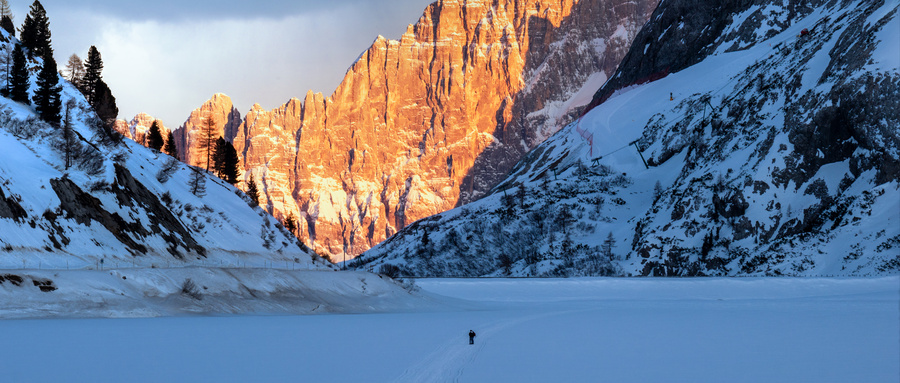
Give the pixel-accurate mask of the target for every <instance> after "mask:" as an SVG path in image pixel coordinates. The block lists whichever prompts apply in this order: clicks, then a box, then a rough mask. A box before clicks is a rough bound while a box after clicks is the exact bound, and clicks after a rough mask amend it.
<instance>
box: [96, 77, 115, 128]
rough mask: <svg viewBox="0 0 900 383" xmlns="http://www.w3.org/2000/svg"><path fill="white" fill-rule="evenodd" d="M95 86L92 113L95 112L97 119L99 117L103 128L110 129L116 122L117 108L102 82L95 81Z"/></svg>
mask: <svg viewBox="0 0 900 383" xmlns="http://www.w3.org/2000/svg"><path fill="white" fill-rule="evenodd" d="M95 86H96V89H95V94H94V97H95V98H94V102H93V104H91V106H93V107H94V111H95V112H97V117H100V121H102V122H103V124H104V127H105V128H107V129H112V126H113V124H115V122H116V118H117V117H118V116H119V107H118V106H116V98H115V97H114V96H113V94H112V91H111V90H110V89H109V87H108V86H107V85H106V82H104V81H103V80H99V81H97V84H96V85H95Z"/></svg>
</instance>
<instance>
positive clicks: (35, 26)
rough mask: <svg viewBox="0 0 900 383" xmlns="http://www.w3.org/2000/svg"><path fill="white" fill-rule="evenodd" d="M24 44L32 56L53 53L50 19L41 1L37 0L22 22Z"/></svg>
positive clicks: (43, 55)
mask: <svg viewBox="0 0 900 383" xmlns="http://www.w3.org/2000/svg"><path fill="white" fill-rule="evenodd" d="M22 44H23V45H25V48H28V54H29V55H30V56H31V57H45V56H47V55H48V54H53V49H52V48H51V47H50V19H48V18H47V11H46V10H44V6H43V5H41V2H40V1H38V0H35V1H34V3H32V4H31V10H30V12H28V15H26V16H25V22H24V23H22Z"/></svg>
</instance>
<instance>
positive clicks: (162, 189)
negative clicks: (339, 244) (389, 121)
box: [0, 31, 328, 269]
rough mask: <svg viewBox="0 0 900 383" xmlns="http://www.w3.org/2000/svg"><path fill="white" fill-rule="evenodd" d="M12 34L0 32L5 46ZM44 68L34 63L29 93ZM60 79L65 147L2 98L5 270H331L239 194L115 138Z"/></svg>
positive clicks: (0, 231)
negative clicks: (273, 267)
mask: <svg viewBox="0 0 900 383" xmlns="http://www.w3.org/2000/svg"><path fill="white" fill-rule="evenodd" d="M15 41H16V40H15V38H14V37H12V36H10V35H8V34H6V32H5V31H0V44H3V45H7V47H4V48H8V46H9V45H11V44H13V43H14V42H15ZM40 65H41V62H40V60H34V61H32V62H30V63H29V71H30V73H31V82H32V86H31V91H32V93H33V91H34V90H35V89H36V85H35V77H36V72H37V68H39V67H40ZM60 83H61V85H62V96H61V98H62V103H63V105H64V107H63V109H64V112H63V114H64V115H65V114H68V115H69V121H70V126H71V127H72V130H73V131H74V136H73V138H72V140H71V143H70V144H68V145H67V144H66V143H65V138H64V134H63V129H62V128H59V127H54V126H51V125H50V124H48V123H46V122H43V121H41V120H40V119H39V118H38V117H37V115H36V114H35V111H34V109H33V108H32V107H31V106H30V105H25V104H21V103H17V102H14V101H12V100H10V99H7V98H0V147H2V148H3V150H2V152H0V269H11V268H29V269H38V268H53V269H66V268H96V267H103V266H104V265H105V266H106V267H117V266H119V267H124V266H137V267H166V266H172V267H175V266H191V265H195V266H196V265H207V266H238V265H240V266H263V265H271V264H273V263H277V264H279V265H286V264H289V265H296V266H297V267H299V268H304V269H314V268H317V267H325V268H327V267H328V266H326V265H325V264H326V263H327V262H324V261H322V260H320V259H319V258H318V257H317V256H315V255H314V254H312V252H311V251H309V249H308V248H306V247H305V246H304V245H303V244H302V243H300V242H298V241H297V240H296V238H294V237H293V236H292V235H290V234H289V233H287V231H286V230H284V228H283V227H282V226H281V224H280V223H278V221H276V220H275V219H273V218H272V217H271V216H270V215H269V214H268V213H266V212H265V211H263V210H262V209H260V208H258V207H251V203H250V200H249V198H248V197H247V196H245V195H244V194H243V193H242V192H241V191H239V190H237V189H235V188H233V187H231V186H230V185H228V184H226V183H225V182H223V181H221V180H219V179H218V178H216V177H214V176H212V175H211V174H208V173H206V172H205V171H197V170H196V169H192V168H190V167H188V166H186V165H184V164H182V163H180V162H178V161H177V160H175V159H173V158H171V157H169V156H167V155H165V154H161V153H159V152H155V151H152V150H150V149H147V148H144V147H143V146H141V145H139V144H137V143H135V142H133V141H130V140H121V139H117V137H119V136H118V135H117V134H114V133H110V132H109V131H106V130H104V128H102V124H101V123H100V121H99V119H98V118H97V116H96V114H95V113H94V112H93V111H92V110H91V108H90V107H89V105H88V104H87V102H86V101H85V99H84V98H83V96H82V95H81V93H80V92H79V91H78V90H77V89H76V88H75V87H74V86H72V85H71V84H69V83H67V82H65V80H64V79H63V78H62V77H60ZM67 148H68V150H67ZM67 156H68V159H69V160H70V161H71V166H70V167H67V166H66V161H67ZM201 184H202V185H203V188H201V187H200V185H201ZM200 189H205V191H203V192H201V191H200ZM313 263H315V265H313Z"/></svg>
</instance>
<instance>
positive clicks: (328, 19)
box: [13, 0, 431, 127]
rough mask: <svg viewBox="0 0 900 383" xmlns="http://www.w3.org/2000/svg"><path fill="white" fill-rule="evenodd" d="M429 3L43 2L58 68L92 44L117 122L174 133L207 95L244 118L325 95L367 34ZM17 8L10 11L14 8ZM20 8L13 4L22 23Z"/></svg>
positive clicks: (387, 29)
mask: <svg viewBox="0 0 900 383" xmlns="http://www.w3.org/2000/svg"><path fill="white" fill-rule="evenodd" d="M430 2H431V0H378V1H371V0H368V1H363V0H337V1H334V0H332V1H329V2H322V1H256V2H251V3H247V2H240V3H239V2H235V1H211V0H201V1H170V0H164V1H156V2H140V3H137V2H122V1H112V0H100V1H86V0H68V1H62V0H47V1H42V4H43V5H44V7H45V8H46V9H47V14H48V16H49V18H50V27H51V30H52V32H53V36H52V38H53V47H54V49H55V56H56V59H57V62H59V63H61V64H60V65H61V66H62V65H64V64H65V62H66V60H67V59H68V57H69V56H70V55H71V54H73V53H75V54H78V55H79V56H81V57H82V58H84V56H85V55H86V52H87V50H88V48H89V47H90V46H91V45H96V46H97V48H98V49H99V50H100V52H101V54H102V56H103V62H104V71H103V77H104V79H105V80H106V82H107V83H108V84H109V85H110V88H111V89H112V91H113V94H114V95H115V96H116V98H117V103H118V106H119V118H124V119H130V118H131V117H133V116H134V115H135V114H137V113H139V112H146V113H149V114H151V115H153V116H155V117H157V118H161V119H163V122H164V123H165V124H166V126H169V127H177V126H179V125H180V124H181V123H183V122H184V120H185V119H186V118H187V116H188V114H189V113H190V111H191V110H193V109H194V108H197V107H199V106H200V105H201V104H202V103H203V102H205V101H206V100H207V99H208V98H209V97H210V96H212V95H213V94H215V93H225V94H228V95H229V96H231V98H232V100H233V101H234V104H235V106H236V107H237V108H238V109H239V110H240V111H241V113H246V112H247V111H248V110H249V108H250V106H251V105H253V104H254V103H259V104H261V105H262V106H264V107H265V108H267V109H268V108H274V107H277V106H279V105H281V104H283V103H284V102H286V101H287V100H289V99H290V98H291V97H299V98H302V97H303V96H304V95H305V94H306V92H307V90H310V89H312V90H313V91H315V92H322V93H325V94H326V95H329V94H331V92H332V91H333V90H334V89H335V88H336V87H337V85H338V84H339V83H340V81H341V79H343V76H344V74H345V72H346V70H347V68H348V67H349V66H350V65H351V64H352V63H353V61H354V60H356V58H357V57H358V56H359V54H360V53H362V52H363V51H364V50H365V49H367V48H368V47H369V46H370V45H371V43H372V41H373V40H374V39H375V37H376V36H378V35H379V34H380V35H384V36H385V37H388V38H399V37H400V35H401V34H402V33H403V32H404V31H405V30H406V26H407V25H408V24H412V23H415V22H416V21H417V20H418V18H419V17H420V16H421V14H422V11H423V10H424V9H425V7H426V6H427V5H428V4H429V3H430ZM16 5H17V6H18V8H17V7H16ZM29 5H30V2H29V3H28V4H24V5H23V4H14V7H13V12H14V14H15V15H16V19H15V22H16V24H17V25H19V24H21V21H22V20H24V16H25V14H26V13H27V11H28V6H29Z"/></svg>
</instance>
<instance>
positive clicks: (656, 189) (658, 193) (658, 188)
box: [653, 181, 665, 202]
mask: <svg viewBox="0 0 900 383" xmlns="http://www.w3.org/2000/svg"><path fill="white" fill-rule="evenodd" d="M663 193H665V191H664V190H663V187H662V183H660V182H659V181H656V185H654V186H653V202H656V201H659V198H660V197H662V195H663Z"/></svg>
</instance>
